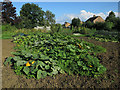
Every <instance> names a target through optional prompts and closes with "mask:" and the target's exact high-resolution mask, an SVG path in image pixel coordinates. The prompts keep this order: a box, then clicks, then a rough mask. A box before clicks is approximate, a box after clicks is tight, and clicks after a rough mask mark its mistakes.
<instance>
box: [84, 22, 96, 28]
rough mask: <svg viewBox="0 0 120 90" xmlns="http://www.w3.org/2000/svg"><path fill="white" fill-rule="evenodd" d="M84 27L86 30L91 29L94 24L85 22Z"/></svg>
mask: <svg viewBox="0 0 120 90" xmlns="http://www.w3.org/2000/svg"><path fill="white" fill-rule="evenodd" d="M85 26H86V27H88V28H93V27H94V23H92V22H91V21H87V22H85Z"/></svg>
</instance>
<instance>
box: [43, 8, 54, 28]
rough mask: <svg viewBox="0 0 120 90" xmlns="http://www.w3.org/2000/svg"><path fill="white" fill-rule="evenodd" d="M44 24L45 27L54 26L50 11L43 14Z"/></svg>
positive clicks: (52, 15)
mask: <svg viewBox="0 0 120 90" xmlns="http://www.w3.org/2000/svg"><path fill="white" fill-rule="evenodd" d="M45 24H46V25H47V26H49V25H51V24H55V14H53V13H52V12H51V11H49V10H47V11H46V12H45Z"/></svg>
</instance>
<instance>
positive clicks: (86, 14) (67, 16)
mask: <svg viewBox="0 0 120 90" xmlns="http://www.w3.org/2000/svg"><path fill="white" fill-rule="evenodd" d="M110 12H111V11H108V12H105V13H102V12H100V13H92V12H87V11H85V10H81V11H80V13H79V14H64V15H63V16H62V17H59V18H58V19H56V22H57V23H61V24H63V23H64V22H70V23H71V20H72V19H73V18H78V17H79V18H80V20H81V21H86V20H87V19H89V18H90V17H92V16H93V15H96V16H101V17H102V18H103V19H104V20H105V18H106V17H107V16H108V15H109V13H110ZM114 13H115V15H116V16H118V12H114Z"/></svg>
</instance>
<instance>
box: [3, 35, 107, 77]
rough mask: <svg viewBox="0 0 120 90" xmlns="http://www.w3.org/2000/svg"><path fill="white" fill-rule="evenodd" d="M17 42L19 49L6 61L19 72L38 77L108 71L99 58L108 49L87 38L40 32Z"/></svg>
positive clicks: (96, 73)
mask: <svg viewBox="0 0 120 90" xmlns="http://www.w3.org/2000/svg"><path fill="white" fill-rule="evenodd" d="M13 42H14V43H16V47H15V49H16V52H12V54H14V55H15V57H8V58H7V59H6V61H5V62H4V64H5V65H6V64H7V63H9V64H10V65H12V67H13V69H14V71H15V72H16V74H18V75H26V76H27V77H29V78H30V77H34V78H37V79H39V78H45V77H46V76H54V75H56V74H58V73H68V74H70V75H73V74H79V75H87V76H93V77H94V76H96V75H100V74H103V73H104V72H105V71H106V68H105V67H104V66H103V65H101V64H100V63H99V59H98V58H97V57H96V54H97V53H102V52H106V49H105V48H103V47H101V46H95V45H94V44H92V43H88V42H86V41H83V40H78V39H75V38H72V37H70V36H64V35H61V34H59V33H57V34H56V33H54V34H45V33H40V34H30V35H27V36H16V37H14V41H13ZM91 53H93V54H92V55H91Z"/></svg>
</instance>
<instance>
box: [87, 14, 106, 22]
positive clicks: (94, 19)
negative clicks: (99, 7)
mask: <svg viewBox="0 0 120 90" xmlns="http://www.w3.org/2000/svg"><path fill="white" fill-rule="evenodd" d="M88 21H91V22H93V23H96V22H105V20H104V19H103V18H102V17H101V16H95V15H93V17H91V18H89V19H88V20H87V21H86V22H88Z"/></svg>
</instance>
